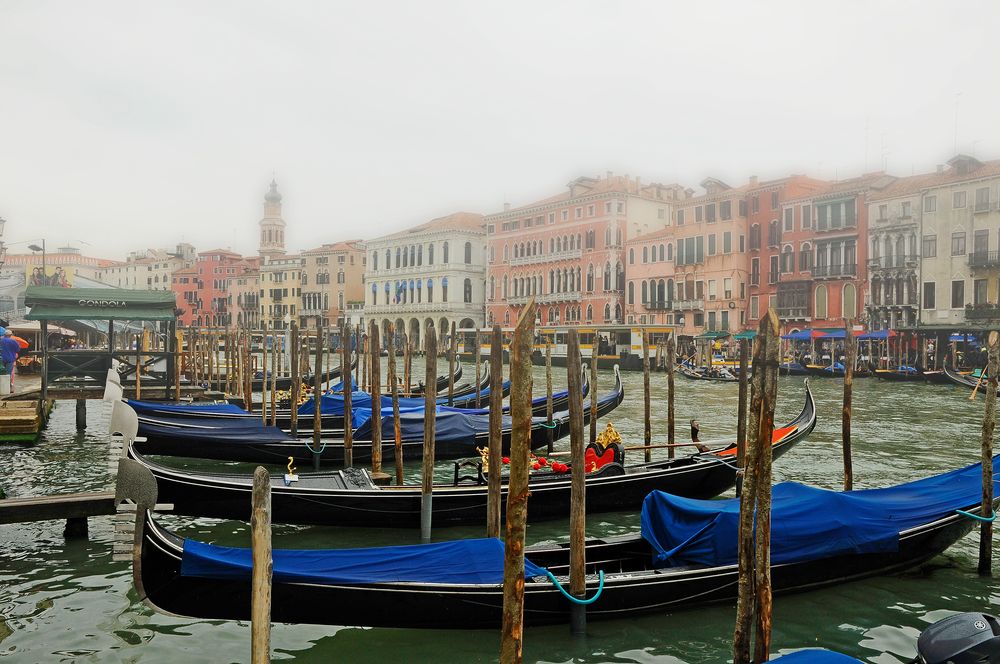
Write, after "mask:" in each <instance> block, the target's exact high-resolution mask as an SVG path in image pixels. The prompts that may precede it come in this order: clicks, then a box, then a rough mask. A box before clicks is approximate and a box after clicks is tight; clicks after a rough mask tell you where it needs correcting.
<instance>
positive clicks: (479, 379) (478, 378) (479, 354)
mask: <svg viewBox="0 0 1000 664" xmlns="http://www.w3.org/2000/svg"><path fill="white" fill-rule="evenodd" d="M481 350H482V349H481V348H480V342H479V328H478V327H477V328H476V354H475V358H476V408H482V405H480V403H479V401H480V398H479V397H480V391H481V390H480V384H481V383H482V380H483V376H482V370H483V369H482V366H481V365H482V362H483V354H482V352H481Z"/></svg>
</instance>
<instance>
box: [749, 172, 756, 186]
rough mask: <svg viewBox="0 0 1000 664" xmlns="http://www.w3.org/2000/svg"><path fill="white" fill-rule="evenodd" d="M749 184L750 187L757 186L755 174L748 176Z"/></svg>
mask: <svg viewBox="0 0 1000 664" xmlns="http://www.w3.org/2000/svg"><path fill="white" fill-rule="evenodd" d="M750 186H751V187H756V186H757V176H756V175H751V176H750Z"/></svg>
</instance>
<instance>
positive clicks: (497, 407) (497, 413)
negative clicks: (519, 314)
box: [486, 325, 503, 537]
mask: <svg viewBox="0 0 1000 664" xmlns="http://www.w3.org/2000/svg"><path fill="white" fill-rule="evenodd" d="M502 413H503V338H502V337H501V335H500V326H499V325H494V326H493V334H492V335H491V337H490V415H489V427H490V429H489V431H490V435H489V452H490V453H489V457H488V459H487V464H488V471H489V472H488V473H487V475H486V479H487V490H486V491H487V498H486V536H487V537H500V472H501V471H500V468H501V466H500V462H501V461H502V459H501V456H502V455H503V439H502V438H501V433H500V426H501V424H502V420H503V414H502Z"/></svg>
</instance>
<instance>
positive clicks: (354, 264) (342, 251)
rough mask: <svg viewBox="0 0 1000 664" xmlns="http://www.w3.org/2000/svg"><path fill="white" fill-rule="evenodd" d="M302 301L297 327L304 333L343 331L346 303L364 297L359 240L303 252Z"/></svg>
mask: <svg viewBox="0 0 1000 664" xmlns="http://www.w3.org/2000/svg"><path fill="white" fill-rule="evenodd" d="M302 259H303V262H302V279H301V287H302V298H301V299H302V301H301V304H300V308H299V323H300V325H301V327H302V328H303V329H311V330H315V329H316V324H317V323H318V322H319V323H322V325H323V327H325V328H329V327H330V326H331V325H334V326H336V327H338V328H340V327H342V326H343V324H344V322H345V320H346V319H345V312H346V310H347V304H348V303H349V302H363V301H364V297H365V284H364V279H365V264H366V261H367V258H366V253H365V245H364V243H363V242H361V241H360V240H350V241H347V242H336V243H333V244H324V245H323V246H321V247H317V248H315V249H310V250H309V251H304V252H302Z"/></svg>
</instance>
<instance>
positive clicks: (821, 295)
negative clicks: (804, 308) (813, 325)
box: [814, 284, 826, 318]
mask: <svg viewBox="0 0 1000 664" xmlns="http://www.w3.org/2000/svg"><path fill="white" fill-rule="evenodd" d="M814 308H815V310H816V318H826V286H824V285H822V284H820V285H819V286H817V287H816V306H815V307H814Z"/></svg>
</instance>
